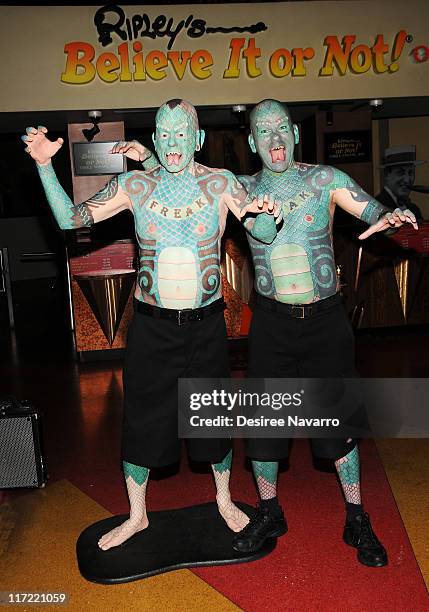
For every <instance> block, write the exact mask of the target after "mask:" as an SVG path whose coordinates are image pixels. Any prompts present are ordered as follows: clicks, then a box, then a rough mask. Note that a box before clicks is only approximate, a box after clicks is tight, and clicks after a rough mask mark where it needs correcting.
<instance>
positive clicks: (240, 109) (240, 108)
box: [232, 104, 246, 113]
mask: <svg viewBox="0 0 429 612" xmlns="http://www.w3.org/2000/svg"><path fill="white" fill-rule="evenodd" d="M232 112H233V113H245V112H246V105H245V104H234V105H233V107H232Z"/></svg>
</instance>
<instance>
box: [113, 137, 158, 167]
mask: <svg viewBox="0 0 429 612" xmlns="http://www.w3.org/2000/svg"><path fill="white" fill-rule="evenodd" d="M109 153H122V154H123V155H125V157H128V158H129V159H133V160H134V161H137V162H144V161H145V160H146V159H148V158H149V157H151V155H152V151H151V150H150V149H147V148H146V147H145V146H143V145H142V144H140V143H139V142H138V140H130V141H129V142H126V141H125V140H120V141H119V142H117V143H116V144H115V145H114V146H113V147H112V148H111V149H110V151H109Z"/></svg>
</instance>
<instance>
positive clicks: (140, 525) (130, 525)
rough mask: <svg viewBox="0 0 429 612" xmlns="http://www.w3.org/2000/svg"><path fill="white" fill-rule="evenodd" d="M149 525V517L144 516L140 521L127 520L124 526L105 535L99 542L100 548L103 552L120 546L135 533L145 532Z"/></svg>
mask: <svg viewBox="0 0 429 612" xmlns="http://www.w3.org/2000/svg"><path fill="white" fill-rule="evenodd" d="M148 525H149V521H148V518H147V516H144V517H143V518H141V519H140V520H138V521H136V520H133V521H131V519H128V520H126V521H125V522H124V523H122V525H119V526H118V527H115V529H112V531H109V532H108V533H105V534H104V536H103V537H101V538H100V539H99V540H98V546H99V547H100V548H101V549H102V550H109V548H113V547H114V546H119V545H120V544H123V543H124V542H126V541H127V540H129V539H130V538H131V536H133V535H134V534H135V533H138V532H139V531H143V529H146V527H147V526H148Z"/></svg>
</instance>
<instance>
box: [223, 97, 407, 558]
mask: <svg viewBox="0 0 429 612" xmlns="http://www.w3.org/2000/svg"><path fill="white" fill-rule="evenodd" d="M250 120H251V134H250V135H249V144H250V147H251V149H252V151H253V152H257V153H258V154H259V156H260V158H261V160H262V165H263V167H262V170H261V171H260V172H259V173H257V174H256V175H254V176H251V177H239V180H240V181H241V182H242V183H243V184H244V185H245V186H246V188H247V189H248V191H249V193H252V195H253V196H258V194H262V193H264V192H270V194H272V196H273V197H274V199H275V201H276V202H277V203H278V204H279V205H281V207H282V210H283V224H282V225H281V226H279V228H277V226H276V224H275V223H273V222H272V219H270V218H269V217H268V215H261V218H258V221H259V222H260V227H262V224H263V222H265V223H266V225H265V235H264V242H265V244H264V243H263V242H261V241H260V240H259V239H255V238H254V237H252V236H248V241H249V244H250V249H251V252H252V258H253V263H254V268H255V289H256V294H257V300H256V307H255V311H254V314H253V319H252V324H251V330H250V334H249V369H248V376H249V377H260V376H263V377H267V378H269V377H271V378H293V377H304V378H312V377H314V378H335V377H343V376H344V377H346V376H353V373H354V338H353V332H352V329H351V326H350V323H349V321H348V319H347V317H346V314H345V312H344V309H343V306H342V304H341V298H340V296H339V294H338V281H337V275H336V268H335V261H334V251H333V246H332V222H333V215H334V211H335V207H336V206H339V207H340V208H342V209H344V210H345V211H347V212H348V213H350V214H352V215H354V216H355V217H357V218H359V219H362V220H363V221H365V222H366V223H368V224H369V225H370V227H369V228H368V229H367V231H366V232H364V233H363V234H361V236H359V238H360V239H364V238H366V237H367V236H370V235H371V234H373V233H374V232H379V231H382V230H385V229H387V228H390V227H395V226H396V227H398V226H400V225H402V224H403V223H405V222H408V223H412V224H413V226H414V227H415V229H417V225H416V219H415V216H414V215H413V214H412V213H411V212H410V211H409V210H404V211H402V210H400V209H396V210H395V211H393V212H388V211H387V209H386V208H384V207H383V206H382V205H381V204H380V203H379V202H377V201H376V200H374V199H373V198H372V197H371V196H369V195H368V194H367V193H365V192H364V191H363V190H362V189H361V188H360V187H359V185H357V184H356V183H355V182H354V181H353V180H352V179H351V178H350V177H349V176H347V175H346V174H344V173H343V172H341V171H340V170H337V169H335V168H332V167H329V166H319V165H317V166H314V165H309V164H302V163H297V162H295V161H294V146H295V144H296V143H297V142H298V129H297V126H296V125H293V124H292V120H291V117H290V114H289V111H288V109H287V107H286V106H284V105H283V104H281V103H280V102H277V101H275V100H264V101H263V102H260V103H259V104H258V105H257V106H256V107H255V108H254V109H253V111H252V114H251V119H250ZM267 243H268V244H267ZM311 446H312V451H313V453H314V454H315V455H316V456H318V457H323V458H328V459H331V460H333V461H334V462H335V466H336V469H337V472H338V476H339V480H340V482H341V486H342V490H343V492H344V497H345V501H346V512H347V516H346V524H345V528H344V541H345V542H346V543H347V544H349V545H351V546H354V547H356V548H357V551H358V553H357V555H358V559H359V561H360V562H361V563H363V564H365V565H368V566H371V567H378V566H382V565H385V564H386V563H387V554H386V551H385V549H384V547H383V546H382V544H381V543H380V542H379V540H378V539H377V537H376V535H375V534H374V532H373V530H372V528H371V524H370V521H369V517H368V514H366V513H365V512H364V510H363V506H362V502H361V496H360V467H359V453H358V448H357V444H356V440H351V439H349V440H341V439H332V440H330V439H329V440H328V439H313V440H311ZM246 448H247V455H248V456H249V457H250V458H251V460H252V465H253V470H254V475H255V479H256V482H257V486H258V490H259V494H260V504H259V511H258V513H257V515H256V516H255V518H254V519H252V520H251V521H250V522H249V524H248V525H247V526H246V527H245V528H244V529H243V531H241V533H239V534H237V535H236V536H234V548H235V549H236V550H238V551H241V552H250V551H255V550H258V548H260V547H261V546H262V545H263V543H264V541H265V539H266V538H267V537H272V536H279V535H282V534H284V533H286V531H287V524H286V520H285V519H284V516H283V511H282V508H281V507H280V505H279V503H278V501H277V492H276V487H277V471H278V461H279V460H280V459H282V458H284V457H286V456H287V454H288V440H287V439H281V440H273V439H270V440H264V439H258V438H256V439H252V440H247V444H246Z"/></svg>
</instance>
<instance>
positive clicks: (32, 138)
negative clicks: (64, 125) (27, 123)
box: [21, 125, 64, 166]
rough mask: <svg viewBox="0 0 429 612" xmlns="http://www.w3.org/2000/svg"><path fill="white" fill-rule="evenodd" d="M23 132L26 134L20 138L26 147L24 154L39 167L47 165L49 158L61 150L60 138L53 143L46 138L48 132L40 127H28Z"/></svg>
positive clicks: (61, 142)
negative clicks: (29, 156)
mask: <svg viewBox="0 0 429 612" xmlns="http://www.w3.org/2000/svg"><path fill="white" fill-rule="evenodd" d="M25 131H26V132H27V133H26V134H24V136H21V140H22V141H23V142H24V143H25V144H26V145H27V146H26V148H25V152H26V153H28V154H29V155H31V157H32V158H33V159H34V161H35V162H36V163H38V164H39V165H40V166H44V165H46V164H49V162H50V161H51V158H52V157H53V156H54V155H55V153H56V152H57V151H58V150H59V149H61V147H62V145H63V143H64V140H63V139H62V138H57V140H55V141H54V142H53V141H52V140H49V138H46V134H47V132H48V130H47V129H46V128H45V127H43V126H41V125H39V127H38V128H37V129H36V128H34V127H28V128H26V130H25Z"/></svg>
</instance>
